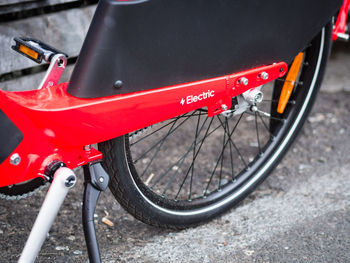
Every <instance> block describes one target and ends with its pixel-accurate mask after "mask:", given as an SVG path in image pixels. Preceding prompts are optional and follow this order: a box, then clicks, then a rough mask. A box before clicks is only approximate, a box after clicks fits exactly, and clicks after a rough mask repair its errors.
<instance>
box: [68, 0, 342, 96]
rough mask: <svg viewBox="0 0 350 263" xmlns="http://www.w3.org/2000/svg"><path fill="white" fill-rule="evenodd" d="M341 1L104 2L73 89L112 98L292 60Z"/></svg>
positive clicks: (180, 0) (72, 79)
mask: <svg viewBox="0 0 350 263" xmlns="http://www.w3.org/2000/svg"><path fill="white" fill-rule="evenodd" d="M341 3H342V1H341V0H322V1H319V0H286V1H281V0H268V1H262V0H250V1H246V0H239V1H238V0H190V1H189V0H150V1H123V2H120V1H115V0H114V1H112V0H101V1H100V2H99V5H98V8H97V10H96V13H95V16H94V19H93V22H92V24H91V26H90V29H89V32H88V35H87V38H86V40H85V42H84V45H83V48H82V51H81V54H80V56H79V59H78V62H77V64H76V67H75V69H74V72H73V75H72V78H71V81H70V84H69V87H68V92H69V93H70V94H72V95H73V96H77V97H83V98H94V97H102V96H110V95H115V94H121V93H129V92H134V91H140V90H146V89H153V88H158V87H164V86H169V85H174V84H179V83H185V82H190V81H196V80H201V79H207V78H212V77H217V76H222V75H225V74H230V73H234V72H238V71H241V70H244V69H248V68H252V67H255V66H261V65H267V64H271V63H274V62H279V61H285V62H290V61H291V60H292V58H293V57H295V56H296V55H297V53H298V52H299V51H301V50H302V49H303V48H304V47H305V46H306V45H307V43H308V42H309V41H310V40H311V39H312V38H313V37H314V36H315V35H316V34H317V33H318V32H319V31H320V30H321V28H322V27H323V26H324V25H326V24H327V22H329V21H330V20H331V17H332V16H333V15H334V14H335V13H336V12H337V10H338V9H339V8H340V6H341ZM118 80H121V81H122V82H123V86H122V88H120V89H116V88H114V87H113V84H114V83H115V82H116V81H118Z"/></svg>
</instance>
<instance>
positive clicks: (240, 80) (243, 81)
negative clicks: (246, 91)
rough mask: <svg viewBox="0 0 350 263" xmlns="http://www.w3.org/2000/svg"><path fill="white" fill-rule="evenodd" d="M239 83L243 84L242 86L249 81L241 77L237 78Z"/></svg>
mask: <svg viewBox="0 0 350 263" xmlns="http://www.w3.org/2000/svg"><path fill="white" fill-rule="evenodd" d="M239 83H241V84H242V85H244V86H247V85H248V83H249V81H248V79H247V78H245V77H242V78H240V79H239Z"/></svg>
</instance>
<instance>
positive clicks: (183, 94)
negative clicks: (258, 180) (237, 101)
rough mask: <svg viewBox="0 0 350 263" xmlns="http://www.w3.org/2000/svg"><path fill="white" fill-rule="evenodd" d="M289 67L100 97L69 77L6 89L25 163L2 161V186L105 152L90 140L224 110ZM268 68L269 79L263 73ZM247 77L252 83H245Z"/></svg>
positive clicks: (1, 95)
mask: <svg viewBox="0 0 350 263" xmlns="http://www.w3.org/2000/svg"><path fill="white" fill-rule="evenodd" d="M286 71H287V65H286V63H284V62H280V63H275V64H273V65H269V66H263V67H259V68H255V69H251V70H247V71H244V72H240V73H236V74H232V75H226V76H222V77H218V78H213V79H208V80H203V81H197V82H192V83H186V84H181V85H176V86H171V87H164V88H158V89H153V90H147V91H142V92H135V93H130V94H122V95H116V96H112V97H105V98H97V99H81V98H76V97H73V96H71V95H69V94H68V93H67V92H66V88H67V85H68V83H63V84H60V85H57V86H53V87H48V88H44V89H41V90H32V91H21V92H6V91H0V105H1V109H2V110H3V111H4V113H5V114H6V115H7V116H8V117H9V118H10V119H11V120H12V122H13V123H14V124H15V125H16V126H17V127H18V128H19V129H20V130H21V131H22V133H23V136H24V138H23V141H22V142H21V143H20V144H19V146H18V147H17V149H16V150H15V152H16V153H18V154H19V155H20V156H21V159H22V161H21V163H20V164H19V165H17V166H15V165H11V164H10V157H8V159H7V160H5V161H4V162H3V163H2V164H1V165H0V174H1V175H2V176H1V177H0V186H5V185H10V184H15V183H19V182H23V181H26V180H29V179H32V178H35V177H38V176H43V173H44V170H45V167H46V166H47V165H48V164H49V163H50V162H51V161H53V160H60V161H63V162H64V163H66V165H67V166H68V167H69V168H75V167H78V166H81V165H84V164H87V163H89V162H91V161H94V160H98V159H101V158H102V154H101V153H100V152H99V151H97V150H95V149H91V150H89V151H84V150H83V147H84V145H89V144H94V143H98V142H102V141H105V140H109V139H112V138H115V137H117V136H121V135H123V134H126V133H129V132H131V131H134V130H137V129H140V128H143V127H146V126H149V125H152V124H155V123H158V122H160V121H164V120H167V119H169V118H172V117H175V116H178V115H180V114H184V113H186V112H189V111H192V110H195V109H198V108H202V107H207V108H208V115H209V116H214V115H216V114H219V113H221V112H223V111H224V108H225V107H224V106H223V105H225V106H226V107H227V108H228V109H229V108H230V107H231V98H232V97H234V96H237V95H239V94H242V93H243V92H245V91H247V90H249V89H252V88H255V87H258V86H261V85H263V84H265V83H267V82H269V81H272V80H274V79H276V78H279V77H282V76H283V75H284V74H285V73H286ZM262 72H266V73H267V74H268V76H269V77H268V79H263V78H262V77H261V76H262V75H261V73H262ZM243 77H244V78H246V79H247V80H248V84H247V85H244V84H243V83H241V81H240V80H241V78H243ZM209 93H210V95H211V96H209V95H208V94H209ZM205 94H207V95H205ZM5 175H6V176H5Z"/></svg>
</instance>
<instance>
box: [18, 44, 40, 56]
mask: <svg viewBox="0 0 350 263" xmlns="http://www.w3.org/2000/svg"><path fill="white" fill-rule="evenodd" d="M19 51H21V52H22V53H24V54H26V55H27V56H29V57H31V58H34V59H37V58H38V56H39V53H38V52H35V51H34V50H32V49H30V48H28V47H26V46H24V45H19Z"/></svg>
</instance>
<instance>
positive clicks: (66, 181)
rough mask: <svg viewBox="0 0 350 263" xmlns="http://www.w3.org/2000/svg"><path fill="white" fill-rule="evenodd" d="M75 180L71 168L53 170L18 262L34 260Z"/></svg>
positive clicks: (23, 262) (24, 262)
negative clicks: (50, 180) (50, 181)
mask: <svg viewBox="0 0 350 263" xmlns="http://www.w3.org/2000/svg"><path fill="white" fill-rule="evenodd" d="M75 182H76V176H75V174H74V172H73V171H72V170H71V169H68V168H66V167H61V168H59V169H58V170H57V171H56V172H55V175H54V179H53V181H52V183H51V186H50V188H49V190H48V192H47V194H46V197H45V200H44V202H43V204H42V206H41V209H40V212H39V214H38V216H37V218H36V220H35V223H34V226H33V228H32V230H31V232H30V235H29V237H28V240H27V242H26V244H25V247H24V249H23V251H22V254H21V257H20V259H19V261H18V262H20V263H27V262H28V263H29V262H34V261H35V259H36V257H37V255H38V253H39V251H40V248H41V246H42V244H43V243H44V241H45V238H46V236H47V233H48V232H49V230H50V228H51V226H52V224H53V222H54V221H55V218H56V216H57V213H58V211H59V210H60V207H61V205H62V203H63V201H64V199H65V197H66V195H67V193H68V190H69V189H70V188H71V187H73V186H74V184H75Z"/></svg>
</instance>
